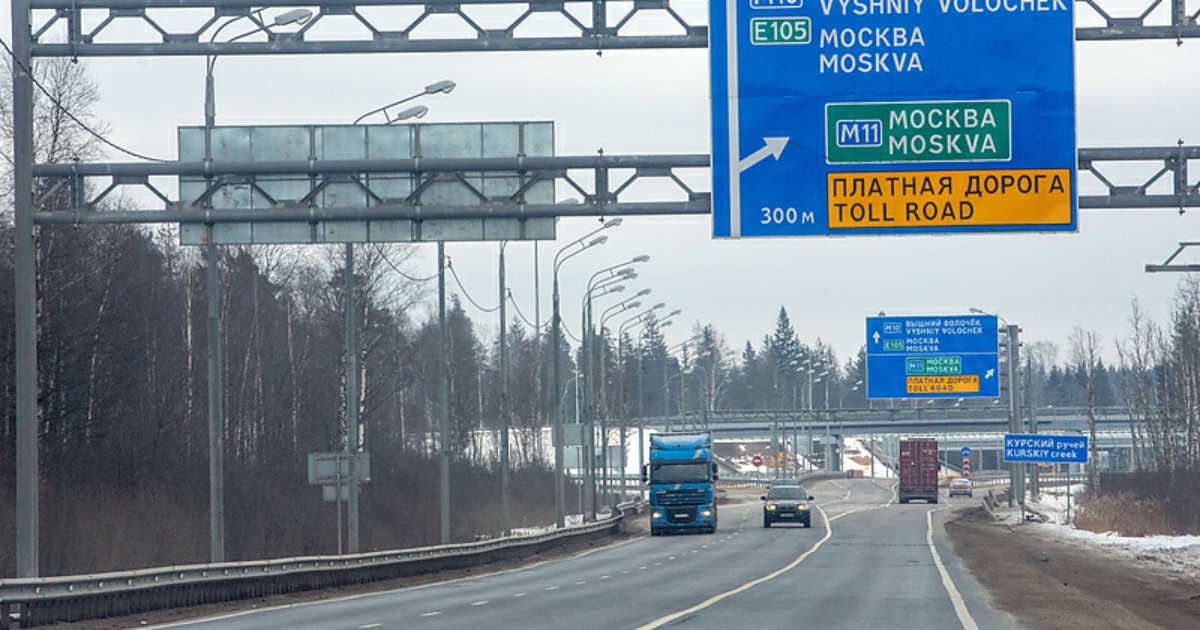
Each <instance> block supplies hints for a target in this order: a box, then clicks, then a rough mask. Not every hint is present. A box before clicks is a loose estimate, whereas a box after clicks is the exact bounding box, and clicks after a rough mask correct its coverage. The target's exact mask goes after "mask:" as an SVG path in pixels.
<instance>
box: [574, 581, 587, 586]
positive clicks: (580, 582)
mask: <svg viewBox="0 0 1200 630" xmlns="http://www.w3.org/2000/svg"><path fill="white" fill-rule="evenodd" d="M584 584H587V582H584V581H579V582H576V583H575V586H583V585H584Z"/></svg>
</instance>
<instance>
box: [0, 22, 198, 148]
mask: <svg viewBox="0 0 1200 630" xmlns="http://www.w3.org/2000/svg"><path fill="white" fill-rule="evenodd" d="M0 46H2V47H4V52H6V53H8V57H9V58H10V59H12V61H13V63H14V64H16V65H17V66H18V67H20V69H21V70H22V71H24V72H25V73H27V74H28V75H29V79H30V80H31V81H33V84H34V85H35V86H37V89H39V90H41V92H42V94H45V95H46V98H48V99H50V102H51V103H54V106H55V107H57V108H58V110H59V111H60V112H62V113H64V114H66V115H67V118H70V119H71V120H72V121H74V122H75V124H77V125H79V127H80V128H81V129H83V130H84V131H86V132H88V133H89V134H91V135H92V137H94V138H96V139H97V140H99V141H100V142H102V143H104V144H106V145H108V146H110V147H112V148H114V149H116V150H117V151H120V152H121V153H124V154H126V155H129V156H132V157H135V158H137V159H139V160H146V161H147V162H159V163H163V164H166V163H170V162H174V161H175V160H164V159H161V158H156V157H150V156H149V155H142V154H141V153H138V152H137V151H131V150H129V149H126V148H125V147H123V146H121V145H119V144H117V143H115V142H113V141H112V140H109V139H108V138H105V137H104V136H102V135H100V133H99V132H97V131H96V130H94V129H92V128H91V127H89V126H88V125H87V124H86V123H84V122H83V121H82V120H79V118H77V117H76V116H75V114H73V113H71V111H70V110H69V109H67V108H66V107H65V106H64V105H63V104H62V103H60V102H59V101H58V99H56V98H54V95H53V94H51V93H50V90H47V89H46V87H45V86H44V85H42V84H41V82H40V81H38V80H37V76H36V75H34V73H33V70H32V69H31V68H29V67H27V66H26V65H25V64H23V63H21V61H20V60H18V59H17V55H16V53H14V52H13V51H12V48H9V47H8V42H6V41H4V39H3V38H0Z"/></svg>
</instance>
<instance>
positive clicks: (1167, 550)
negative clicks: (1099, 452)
mask: <svg viewBox="0 0 1200 630" xmlns="http://www.w3.org/2000/svg"><path fill="white" fill-rule="evenodd" d="M1083 489H1084V486H1083V485H1082V484H1076V485H1073V486H1071V492H1072V499H1071V505H1070V514H1071V515H1074V513H1075V511H1076V510H1077V509H1078V506H1077V503H1076V501H1075V500H1074V498H1073V497H1075V496H1078V495H1079V494H1081V493H1082V491H1083ZM1027 505H1028V506H1029V511H1030V512H1034V513H1036V514H1039V515H1041V516H1042V517H1045V518H1046V519H1047V521H1046V522H1045V523H1030V524H1029V526H1030V527H1036V528H1038V530H1039V531H1041V532H1043V533H1044V534H1045V535H1046V536H1053V537H1055V538H1058V539H1060V540H1064V541H1067V542H1070V543H1073V544H1075V545H1078V546H1087V547H1091V548H1094V549H1096V550H1097V551H1100V552H1101V553H1105V554H1108V555H1110V556H1112V557H1115V558H1120V559H1122V560H1128V561H1131V562H1135V563H1138V564H1141V565H1143V566H1145V567H1147V568H1149V569H1151V570H1155V571H1159V572H1163V573H1166V574H1168V575H1171V576H1173V577H1179V578H1184V579H1187V580H1189V581H1193V582H1194V581H1196V579H1197V576H1198V575H1200V536H1144V537H1131V536H1120V535H1118V534H1117V533H1116V532H1106V533H1102V534H1097V533H1095V532H1089V531H1086V530H1081V529H1076V528H1075V526H1074V525H1070V524H1069V523H1068V510H1067V489H1066V488H1062V487H1053V488H1044V489H1043V490H1042V494H1041V497H1040V499H1039V500H1038V501H1033V500H1032V499H1031V500H1030V501H1029V502H1028V504H1027ZM998 515H999V516H1002V517H1003V519H1004V520H1005V521H1007V522H1009V523H1014V524H1015V523H1019V522H1020V520H1021V512H1020V510H1019V509H1015V510H1014V511H1011V512H1010V511H1009V510H1008V509H1007V508H1006V509H1004V510H1002V511H999V512H998Z"/></svg>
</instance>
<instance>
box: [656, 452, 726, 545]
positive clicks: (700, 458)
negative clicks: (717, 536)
mask: <svg viewBox="0 0 1200 630" xmlns="http://www.w3.org/2000/svg"><path fill="white" fill-rule="evenodd" d="M642 482H643V483H646V484H648V485H649V487H650V535H652V536H659V535H661V534H666V533H672V532H704V533H709V534H711V533H713V532H716V531H717V502H716V487H717V464H716V462H715V461H714V460H713V445H712V435H711V434H710V433H707V432H705V433H658V434H652V435H651V436H650V462H649V463H648V464H646V467H645V468H644V469H643V470H642Z"/></svg>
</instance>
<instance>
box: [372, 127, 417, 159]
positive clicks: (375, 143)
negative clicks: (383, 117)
mask: <svg viewBox="0 0 1200 630" xmlns="http://www.w3.org/2000/svg"><path fill="white" fill-rule="evenodd" d="M361 128H363V129H366V130H367V157H369V158H371V159H374V160H405V159H408V158H411V157H412V156H413V128H412V126H411V125H366V126H362V127H361Z"/></svg>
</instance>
